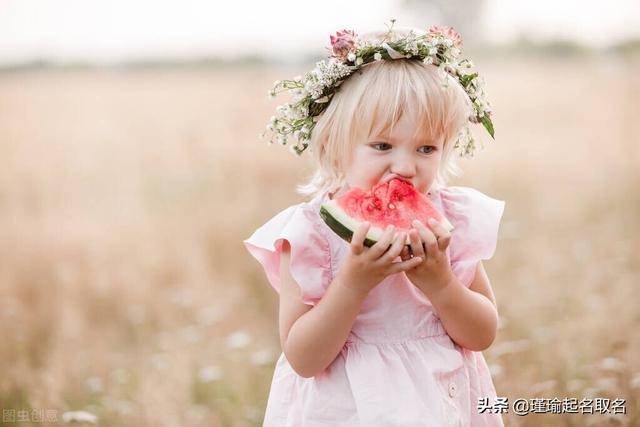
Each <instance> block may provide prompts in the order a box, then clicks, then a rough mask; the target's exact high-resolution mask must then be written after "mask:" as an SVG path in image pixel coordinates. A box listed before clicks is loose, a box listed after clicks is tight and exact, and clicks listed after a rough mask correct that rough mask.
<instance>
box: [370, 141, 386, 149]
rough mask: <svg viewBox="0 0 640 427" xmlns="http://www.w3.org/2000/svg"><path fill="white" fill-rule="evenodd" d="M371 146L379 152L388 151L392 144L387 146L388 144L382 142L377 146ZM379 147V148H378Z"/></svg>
mask: <svg viewBox="0 0 640 427" xmlns="http://www.w3.org/2000/svg"><path fill="white" fill-rule="evenodd" d="M371 146H372V147H373V148H374V149H376V150H378V151H386V150H388V149H389V148H391V144H387V143H386V142H380V143H377V144H371ZM378 147H379V148H378Z"/></svg>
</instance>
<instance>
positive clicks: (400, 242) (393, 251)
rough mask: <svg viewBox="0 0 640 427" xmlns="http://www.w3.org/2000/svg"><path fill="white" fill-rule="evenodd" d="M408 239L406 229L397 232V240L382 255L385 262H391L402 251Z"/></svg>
mask: <svg viewBox="0 0 640 427" xmlns="http://www.w3.org/2000/svg"><path fill="white" fill-rule="evenodd" d="M406 240H407V234H406V233H405V232H404V231H401V232H400V233H398V234H396V236H395V240H394V242H393V244H392V245H391V248H390V249H389V250H388V251H387V252H386V253H385V254H384V256H383V257H382V260H383V262H385V263H386V262H391V261H393V260H394V259H396V257H397V256H398V255H400V252H402V249H403V248H404V244H405V241H406Z"/></svg>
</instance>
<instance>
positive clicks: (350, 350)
mask: <svg viewBox="0 0 640 427" xmlns="http://www.w3.org/2000/svg"><path fill="white" fill-rule="evenodd" d="M429 197H430V199H431V200H432V201H433V202H434V203H435V205H436V206H437V207H438V208H439V209H440V212H442V213H443V214H444V215H445V216H446V217H447V219H449V221H450V222H451V223H452V224H453V225H454V227H455V229H454V231H453V232H452V237H451V242H450V244H449V248H448V253H449V259H450V262H451V266H452V270H453V272H454V274H455V275H456V277H458V279H459V280H460V281H461V283H462V284H464V285H465V286H469V285H470V284H471V282H472V280H473V278H474V275H475V269H476V266H477V263H478V262H479V261H480V260H485V259H489V258H491V257H492V256H493V253H494V251H495V248H496V242H497V234H498V227H499V223H500V219H501V217H502V212H503V210H504V202H503V201H500V200H496V199H493V198H491V197H488V196H486V195H484V194H483V193H481V192H479V191H477V190H474V189H472V188H468V187H447V188H443V189H442V190H440V191H436V192H435V193H433V194H430V195H429ZM328 198H329V195H327V194H324V195H321V196H317V197H315V198H314V199H312V200H311V201H309V202H305V203H301V204H298V205H295V206H291V207H289V208H287V209H285V210H283V211H282V212H280V213H278V214H277V215H276V216H275V217H273V218H272V219H271V220H269V221H268V222H267V223H265V224H264V225H263V226H261V227H260V228H258V229H257V230H256V231H255V232H254V233H253V235H252V236H251V237H249V238H248V239H246V240H245V241H244V244H245V246H246V248H247V249H248V250H249V252H250V253H251V254H252V255H253V256H254V257H255V258H256V259H257V260H258V261H259V262H260V264H261V265H262V266H263V267H264V269H265V271H266V275H267V278H268V280H269V282H270V283H271V285H272V286H273V287H274V289H275V290H276V291H278V290H279V286H280V278H279V256H280V250H281V243H282V239H286V240H288V241H289V243H290V245H291V274H292V276H293V277H294V279H295V280H296V282H297V283H298V284H299V285H300V287H301V291H302V301H303V302H304V303H305V304H310V305H315V304H316V303H318V301H320V299H321V298H322V295H323V294H324V292H325V290H326V289H327V287H328V286H329V285H330V284H331V282H332V281H333V278H334V277H335V276H336V273H337V272H338V270H339V269H340V266H341V263H342V261H343V260H344V258H345V256H346V255H347V254H348V252H349V250H350V247H349V243H347V242H346V241H344V240H342V239H341V238H340V237H338V236H337V235H336V234H335V233H334V232H333V231H332V230H331V229H330V228H329V227H328V226H327V225H326V224H325V223H324V222H323V221H322V219H321V218H320V216H319V214H318V212H319V210H320V205H321V204H322V203H323V201H325V200H327V199H328ZM398 260H399V258H398ZM485 397H486V398H489V404H490V405H492V404H493V402H494V399H495V397H496V391H495V388H494V386H493V382H492V380H491V375H490V373H489V369H488V367H487V364H486V361H485V359H484V357H483V355H482V353H481V352H475V351H470V350H467V349H466V348H462V347H460V346H458V345H457V344H455V343H454V342H453V341H452V340H451V338H450V337H449V335H447V332H446V331H445V329H444V327H443V325H442V323H441V322H440V319H439V318H438V316H437V313H436V312H435V311H434V309H433V307H432V306H431V303H430V302H429V300H428V299H427V297H426V296H425V295H424V294H423V293H422V292H421V291H420V290H419V289H418V288H416V287H415V286H414V285H413V284H412V283H411V282H410V281H409V279H408V278H407V276H406V275H405V274H404V273H398V274H394V275H391V276H388V277H387V278H386V279H385V280H383V281H382V282H381V283H380V284H379V285H378V286H376V287H375V288H374V289H373V290H372V291H371V292H370V294H369V295H368V296H367V298H366V299H365V301H364V303H363V306H362V309H361V311H360V313H359V314H358V316H357V318H356V320H355V323H354V325H353V328H352V330H351V332H350V334H349V337H348V339H347V341H346V343H345V344H344V346H343V348H342V350H341V351H340V353H339V354H338V356H337V357H336V358H335V360H334V361H333V362H332V363H331V364H330V365H329V366H328V367H327V369H325V370H324V371H323V372H322V373H321V374H319V375H316V376H315V377H312V378H304V377H301V376H299V375H297V374H296V372H295V371H294V370H293V369H292V368H291V366H290V365H289V363H288V362H287V359H286V357H285V355H284V353H282V354H281V355H280V357H279V359H278V361H277V363H276V367H275V372H274V375H273V381H272V384H271V391H270V393H269V399H268V403H267V409H266V414H265V418H264V426H267V427H272V426H273V427H276V426H277V427H285V426H286V427H304V426H308V427H311V426H313V427H315V426H331V427H338V426H349V427H351V426H353V427H355V426H362V427H374V426H380V427H391V426H403V427H404V426H411V427H413V426H437V427H442V426H474V427H476V426H478V427H479V426H503V422H502V418H501V416H500V414H497V413H492V411H484V412H483V413H481V414H480V413H478V412H479V411H478V410H477V407H478V399H479V398H485Z"/></svg>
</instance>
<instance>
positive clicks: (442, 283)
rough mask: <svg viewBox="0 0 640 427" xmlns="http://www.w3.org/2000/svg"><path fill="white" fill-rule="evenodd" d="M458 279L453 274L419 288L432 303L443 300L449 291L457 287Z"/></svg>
mask: <svg viewBox="0 0 640 427" xmlns="http://www.w3.org/2000/svg"><path fill="white" fill-rule="evenodd" d="M456 280H457V278H456V277H455V275H454V274H453V273H450V274H448V275H447V276H445V277H443V278H442V279H439V280H434V281H433V282H429V283H428V284H425V283H423V284H421V285H419V286H418V288H419V289H420V290H421V291H422V293H424V294H425V295H426V297H427V298H429V300H430V301H431V302H434V301H435V300H440V299H442V297H443V296H445V295H446V293H447V291H448V290H450V289H452V288H453V287H454V286H455V282H456Z"/></svg>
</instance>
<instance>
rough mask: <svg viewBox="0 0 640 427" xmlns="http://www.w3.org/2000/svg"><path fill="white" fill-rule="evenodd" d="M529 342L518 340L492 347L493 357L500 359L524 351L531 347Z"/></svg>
mask: <svg viewBox="0 0 640 427" xmlns="http://www.w3.org/2000/svg"><path fill="white" fill-rule="evenodd" d="M530 345H531V344H530V342H529V340H516V341H506V342H502V343H498V344H496V345H494V346H493V347H491V349H490V352H491V354H492V355H493V356H495V357H498V356H501V355H503V354H510V353H518V352H521V351H524V350H526V349H528V348H529V346H530Z"/></svg>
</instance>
